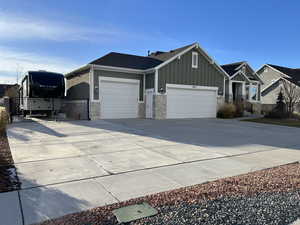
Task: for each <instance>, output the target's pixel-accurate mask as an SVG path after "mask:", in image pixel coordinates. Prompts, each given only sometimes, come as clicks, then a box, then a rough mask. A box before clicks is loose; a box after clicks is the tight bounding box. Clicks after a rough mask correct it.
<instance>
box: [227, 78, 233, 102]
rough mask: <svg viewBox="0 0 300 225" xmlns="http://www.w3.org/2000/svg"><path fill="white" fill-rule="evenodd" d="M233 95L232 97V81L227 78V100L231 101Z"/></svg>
mask: <svg viewBox="0 0 300 225" xmlns="http://www.w3.org/2000/svg"><path fill="white" fill-rule="evenodd" d="M232 100H233V97H232V81H231V80H229V82H228V102H232Z"/></svg>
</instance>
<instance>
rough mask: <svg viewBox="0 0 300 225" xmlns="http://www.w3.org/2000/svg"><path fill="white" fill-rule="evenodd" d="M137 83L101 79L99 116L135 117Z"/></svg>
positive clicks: (136, 112) (137, 93) (106, 117)
mask: <svg viewBox="0 0 300 225" xmlns="http://www.w3.org/2000/svg"><path fill="white" fill-rule="evenodd" d="M138 96H139V83H130V82H115V81H106V80H101V82H100V100H101V118H104V119H114V118H137V117H138Z"/></svg>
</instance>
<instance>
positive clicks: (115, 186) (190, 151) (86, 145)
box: [0, 119, 300, 225]
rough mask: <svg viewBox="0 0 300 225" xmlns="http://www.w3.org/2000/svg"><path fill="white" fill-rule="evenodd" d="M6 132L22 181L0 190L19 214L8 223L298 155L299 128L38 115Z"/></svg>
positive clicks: (234, 172)
mask: <svg viewBox="0 0 300 225" xmlns="http://www.w3.org/2000/svg"><path fill="white" fill-rule="evenodd" d="M7 133H8V138H9V144H10V147H11V151H12V154H13V158H14V161H15V164H16V167H17V169H18V175H19V178H20V180H21V182H22V190H20V191H19V192H9V193H4V194H0V208H2V207H3V208H5V206H4V205H5V204H7V202H8V201H9V203H10V208H9V209H7V210H9V212H15V214H12V213H5V211H2V212H0V214H3V215H1V218H4V221H6V223H5V224H7V225H9V224H14V225H15V224H22V217H23V218H24V224H31V223H36V222H39V221H42V220H45V219H49V218H55V217H59V216H62V215H65V214H69V213H74V212H78V211H82V210H86V209H89V208H93V207H97V206H102V205H106V204H112V203H115V202H119V201H124V200H128V199H130V198H135V197H140V196H144V195H148V194H153V193H157V192H161V191H166V190H170V189H175V188H179V187H184V186H189V185H193V184H198V183H202V182H207V181H211V180H215V179H218V178H222V177H227V176H233V175H238V174H243V173H247V172H250V171H254V170H259V169H264V168H269V167H273V166H278V165H282V164H286V163H291V162H295V161H298V160H299V159H300V151H299V150H298V149H300V142H299V140H298V138H299V135H300V129H299V128H290V127H280V126H273V125H263V124H255V123H247V122H240V121H237V120H216V119H189V120H162V121H158V120H137V119H132V120H129V119H127V120H105V121H104V120H101V121H68V122H53V121H42V120H37V121H35V122H19V123H15V124H13V125H10V126H9V129H8V132H7ZM12 202H14V204H13V203H12ZM19 202H20V203H21V204H19ZM1 203H2V204H3V205H1ZM6 208H7V207H6Z"/></svg>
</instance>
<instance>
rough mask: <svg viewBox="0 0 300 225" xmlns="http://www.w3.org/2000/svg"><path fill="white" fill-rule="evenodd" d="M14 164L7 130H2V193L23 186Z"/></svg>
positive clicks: (0, 169)
mask: <svg viewBox="0 0 300 225" xmlns="http://www.w3.org/2000/svg"><path fill="white" fill-rule="evenodd" d="M13 164H14V161H13V158H12V155H11V152H10V148H9V144H8V141H7V136H6V132H4V131H0V193H1V192H7V191H14V190H18V189H19V188H20V186H21V184H20V182H19V179H18V176H17V173H16V168H15V166H14V165H13Z"/></svg>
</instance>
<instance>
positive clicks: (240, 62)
mask: <svg viewBox="0 0 300 225" xmlns="http://www.w3.org/2000/svg"><path fill="white" fill-rule="evenodd" d="M242 63H247V61H239V62H234V63H228V64H223V65H221V66H230V65H235V64H242Z"/></svg>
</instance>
